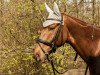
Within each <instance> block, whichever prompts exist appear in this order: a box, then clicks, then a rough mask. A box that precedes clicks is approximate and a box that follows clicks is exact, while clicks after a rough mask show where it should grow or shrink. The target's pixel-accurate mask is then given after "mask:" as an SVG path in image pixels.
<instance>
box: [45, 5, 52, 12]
mask: <svg viewBox="0 0 100 75" xmlns="http://www.w3.org/2000/svg"><path fill="white" fill-rule="evenodd" d="M45 7H46V10H47V12H49V13H53V11H52V10H51V9H50V7H49V6H48V5H47V4H46V3H45Z"/></svg>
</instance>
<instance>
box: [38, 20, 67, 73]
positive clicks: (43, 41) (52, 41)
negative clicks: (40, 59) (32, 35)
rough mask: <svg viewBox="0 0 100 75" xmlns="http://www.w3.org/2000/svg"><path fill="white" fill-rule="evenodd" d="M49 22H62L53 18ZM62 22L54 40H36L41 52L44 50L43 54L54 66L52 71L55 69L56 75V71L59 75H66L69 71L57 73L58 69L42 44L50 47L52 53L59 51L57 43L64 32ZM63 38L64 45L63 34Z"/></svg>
mask: <svg viewBox="0 0 100 75" xmlns="http://www.w3.org/2000/svg"><path fill="white" fill-rule="evenodd" d="M48 20H55V21H60V20H57V19H51V18H50V19H48ZM62 21H63V20H62ZM62 21H60V22H61V23H60V24H59V28H58V30H57V32H56V35H55V36H54V37H53V39H52V40H51V41H50V42H48V41H45V40H42V39H39V38H38V39H37V40H36V41H37V43H38V44H39V46H40V48H41V50H42V51H43V53H44V54H45V56H46V59H47V60H48V61H49V62H50V64H51V66H52V69H53V73H54V75H56V73H55V71H56V72H57V73H59V74H63V73H65V72H67V70H66V71H64V72H62V73H61V72H59V71H57V70H56V68H55V67H54V63H53V60H52V59H49V53H47V52H45V50H44V49H43V48H42V47H41V45H40V43H42V44H44V45H47V46H50V47H51V48H52V50H51V53H53V52H55V51H56V49H57V45H56V41H57V39H58V37H59V35H60V33H61V34H62V32H61V30H62ZM61 36H62V43H63V34H62V35H61Z"/></svg>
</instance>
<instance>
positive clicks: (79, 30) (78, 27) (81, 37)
mask: <svg viewBox="0 0 100 75" xmlns="http://www.w3.org/2000/svg"><path fill="white" fill-rule="evenodd" d="M83 24H84V25H83ZM66 27H67V29H68V33H69V36H68V41H67V43H69V44H70V45H71V46H72V47H73V48H74V50H75V51H76V52H77V53H78V54H79V55H80V56H81V58H83V59H84V60H86V57H88V55H90V49H91V48H88V47H87V46H88V45H87V44H88V42H87V44H86V40H85V38H87V37H85V36H86V35H87V34H88V35H89V33H86V31H85V28H86V29H87V25H86V23H85V22H82V21H80V20H78V19H74V18H72V17H69V16H67V17H66ZM85 34H86V35H85ZM88 39H91V37H90V38H88ZM90 43H91V42H90ZM85 46H86V47H87V49H88V51H87V50H86V47H85Z"/></svg>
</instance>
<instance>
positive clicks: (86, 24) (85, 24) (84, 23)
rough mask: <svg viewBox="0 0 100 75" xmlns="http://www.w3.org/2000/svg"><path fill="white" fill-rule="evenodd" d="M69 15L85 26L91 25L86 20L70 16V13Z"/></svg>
mask: <svg viewBox="0 0 100 75" xmlns="http://www.w3.org/2000/svg"><path fill="white" fill-rule="evenodd" d="M67 16H68V17H70V18H71V19H73V20H75V21H76V22H78V23H80V24H81V25H84V26H88V25H89V24H88V23H86V22H84V21H82V20H80V19H78V18H75V17H72V16H69V15H67Z"/></svg>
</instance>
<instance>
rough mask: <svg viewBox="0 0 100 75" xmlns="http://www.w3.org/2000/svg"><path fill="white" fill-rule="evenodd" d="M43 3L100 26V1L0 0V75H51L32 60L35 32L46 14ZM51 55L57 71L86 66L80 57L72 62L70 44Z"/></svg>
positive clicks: (73, 54) (47, 64)
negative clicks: (55, 4) (56, 6)
mask: <svg viewBox="0 0 100 75" xmlns="http://www.w3.org/2000/svg"><path fill="white" fill-rule="evenodd" d="M45 2H46V3H47V4H48V5H49V6H50V7H51V8H52V7H53V3H54V2H56V3H57V4H58V6H59V8H60V11H61V12H64V13H66V14H68V15H71V16H74V17H76V18H79V19H81V20H83V21H85V22H87V23H90V24H91V25H95V26H99V25H100V0H0V75H53V72H52V67H51V65H50V64H49V63H44V64H42V65H40V66H37V64H36V62H35V60H34V59H33V58H32V55H33V50H32V48H33V46H34V45H35V44H36V42H35V39H36V38H37V37H38V34H37V31H38V30H39V29H41V27H42V23H43V22H44V21H45V19H46V17H47V15H48V13H47V12H46V10H45V6H44V3H45ZM53 56H54V59H53V60H54V64H55V67H56V69H57V70H58V71H60V72H62V71H64V70H66V69H67V70H70V69H85V67H86V64H85V63H84V61H83V60H82V59H81V58H80V57H78V59H77V61H73V60H74V57H75V51H74V50H73V48H72V47H71V46H70V45H69V44H65V45H64V46H62V47H60V48H59V49H58V50H57V51H56V53H54V54H53ZM38 67H39V68H38ZM57 75H59V74H57Z"/></svg>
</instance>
